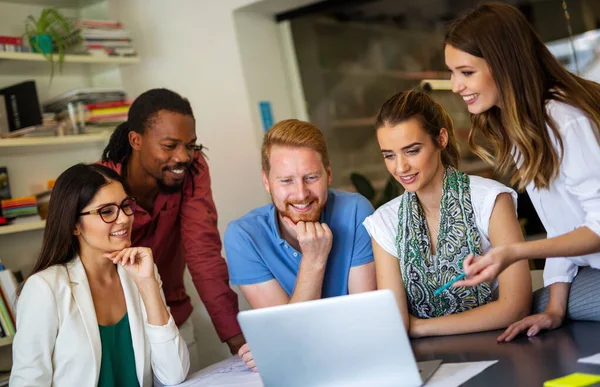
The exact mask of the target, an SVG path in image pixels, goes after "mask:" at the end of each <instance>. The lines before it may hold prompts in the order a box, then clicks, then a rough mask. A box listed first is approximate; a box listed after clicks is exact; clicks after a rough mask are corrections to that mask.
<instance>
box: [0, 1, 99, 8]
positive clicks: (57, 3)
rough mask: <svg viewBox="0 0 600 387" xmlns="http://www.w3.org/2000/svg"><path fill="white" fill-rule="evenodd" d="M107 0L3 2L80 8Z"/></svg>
mask: <svg viewBox="0 0 600 387" xmlns="http://www.w3.org/2000/svg"><path fill="white" fill-rule="evenodd" d="M103 1H105V0H3V1H2V2H3V3H17V4H28V5H41V6H44V7H59V8H80V7H87V6H90V5H94V4H98V3H102V2H103Z"/></svg>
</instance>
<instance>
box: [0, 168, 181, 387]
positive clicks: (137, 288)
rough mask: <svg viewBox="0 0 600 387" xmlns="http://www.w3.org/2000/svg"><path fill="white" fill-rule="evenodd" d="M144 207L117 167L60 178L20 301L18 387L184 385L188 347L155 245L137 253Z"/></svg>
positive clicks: (14, 375) (14, 376) (13, 379)
mask: <svg viewBox="0 0 600 387" xmlns="http://www.w3.org/2000/svg"><path fill="white" fill-rule="evenodd" d="M134 212H135V200H134V199H133V198H131V197H129V196H128V195H127V194H126V193H125V190H124V189H123V184H122V182H121V177H120V176H119V175H118V174H117V173H116V172H114V171H113V170H112V169H110V168H107V167H104V166H101V165H96V164H91V165H85V164H77V165H74V166H72V167H71V168H69V169H67V170H66V171H65V172H63V173H62V174H61V175H60V176H59V178H58V179H57V181H56V185H55V186H54V189H53V190H52V198H51V199H50V208H49V210H48V222H47V224H46V231H45V233H44V241H43V244H42V251H41V253H40V257H39V258H38V261H37V263H36V265H35V268H34V269H33V274H32V275H31V276H30V277H29V278H28V279H27V281H26V282H25V284H24V285H23V287H22V289H20V295H19V299H18V302H17V334H16V335H15V339H14V342H13V367H12V371H11V375H10V385H11V386H15V387H18V386H102V387H104V386H106V387H109V386H110V387H116V386H142V387H145V386H152V384H153V374H154V376H156V378H157V379H158V380H159V381H160V382H161V383H163V384H169V385H170V384H178V383H181V382H182V381H183V380H184V379H185V377H186V376H187V372H188V369H189V366H190V363H189V354H188V349H187V346H186V344H185V342H184V341H183V339H182V338H181V336H180V335H179V331H178V329H177V326H176V325H175V322H174V320H173V317H172V316H171V314H170V313H169V310H168V309H167V306H166V303H165V299H164V295H163V291H162V282H161V280H160V276H159V275H158V271H157V270H156V267H155V265H154V261H153V258H152V251H151V250H150V249H149V248H142V247H130V246H131V227H132V225H133V216H134V215H133V214H134Z"/></svg>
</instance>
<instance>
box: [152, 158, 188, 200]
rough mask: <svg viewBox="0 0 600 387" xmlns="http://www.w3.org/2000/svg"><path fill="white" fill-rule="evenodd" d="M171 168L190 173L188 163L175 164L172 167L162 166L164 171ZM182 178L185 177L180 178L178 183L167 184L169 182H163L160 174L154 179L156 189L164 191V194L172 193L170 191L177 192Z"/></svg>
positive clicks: (182, 180)
mask: <svg viewBox="0 0 600 387" xmlns="http://www.w3.org/2000/svg"><path fill="white" fill-rule="evenodd" d="M173 169H183V170H184V171H185V172H184V173H190V166H189V164H177V165H175V166H173V167H164V168H163V171H165V172H166V171H169V170H173ZM184 180H185V179H181V180H180V181H179V182H178V183H175V184H170V185H169V184H167V183H165V180H164V179H163V178H162V176H161V177H160V178H157V179H156V184H157V186H158V190H159V191H160V192H162V193H165V194H172V193H176V192H179V191H180V190H181V187H182V186H183V182H184Z"/></svg>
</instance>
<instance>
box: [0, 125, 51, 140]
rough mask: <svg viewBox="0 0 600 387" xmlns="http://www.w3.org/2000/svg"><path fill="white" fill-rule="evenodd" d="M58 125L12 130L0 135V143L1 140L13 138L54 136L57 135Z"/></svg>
mask: <svg viewBox="0 0 600 387" xmlns="http://www.w3.org/2000/svg"><path fill="white" fill-rule="evenodd" d="M57 130H58V125H34V126H28V127H26V128H21V129H17V130H13V131H12V132H8V133H0V141H2V139H3V138H15V137H21V136H30V137H32V136H55V135H56V134H57Z"/></svg>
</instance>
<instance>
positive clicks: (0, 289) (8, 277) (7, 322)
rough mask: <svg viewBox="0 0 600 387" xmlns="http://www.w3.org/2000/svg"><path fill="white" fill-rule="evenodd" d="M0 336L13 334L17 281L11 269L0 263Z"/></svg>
mask: <svg viewBox="0 0 600 387" xmlns="http://www.w3.org/2000/svg"><path fill="white" fill-rule="evenodd" d="M0 267H1V268H2V269H0V337H7V336H14V335H15V326H16V324H15V303H16V295H17V288H18V287H19V283H18V282H17V279H16V278H15V275H14V274H13V272H12V271H10V270H6V269H4V266H2V264H0Z"/></svg>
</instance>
